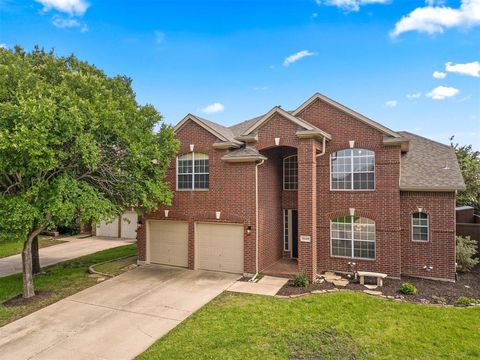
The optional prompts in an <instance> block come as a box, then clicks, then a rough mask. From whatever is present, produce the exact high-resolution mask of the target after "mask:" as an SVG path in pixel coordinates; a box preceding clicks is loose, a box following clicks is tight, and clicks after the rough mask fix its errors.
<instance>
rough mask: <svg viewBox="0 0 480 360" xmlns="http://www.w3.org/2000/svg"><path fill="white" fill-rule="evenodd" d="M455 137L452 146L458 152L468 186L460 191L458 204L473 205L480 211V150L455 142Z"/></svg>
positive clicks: (451, 139)
mask: <svg viewBox="0 0 480 360" xmlns="http://www.w3.org/2000/svg"><path fill="white" fill-rule="evenodd" d="M453 139H454V137H453V136H452V137H451V138H450V141H451V146H452V147H453V149H454V150H455V153H456V154H457V159H458V164H459V165H460V170H461V171H462V175H463V179H464V180H465V185H466V187H467V189H466V190H464V191H459V192H458V194H457V206H462V205H468V206H473V207H474V208H475V209H476V210H477V211H480V151H475V150H473V147H472V145H462V146H460V145H459V144H457V143H455V144H454V143H453Z"/></svg>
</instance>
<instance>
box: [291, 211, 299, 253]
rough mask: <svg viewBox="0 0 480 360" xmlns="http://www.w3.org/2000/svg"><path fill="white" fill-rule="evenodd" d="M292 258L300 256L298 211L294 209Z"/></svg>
mask: <svg viewBox="0 0 480 360" xmlns="http://www.w3.org/2000/svg"><path fill="white" fill-rule="evenodd" d="M292 258H295V259H296V258H298V211H297V210H292Z"/></svg>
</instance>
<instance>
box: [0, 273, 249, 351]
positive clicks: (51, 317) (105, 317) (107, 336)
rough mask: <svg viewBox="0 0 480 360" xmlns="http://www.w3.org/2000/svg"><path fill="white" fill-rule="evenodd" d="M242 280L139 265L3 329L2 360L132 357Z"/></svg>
mask: <svg viewBox="0 0 480 360" xmlns="http://www.w3.org/2000/svg"><path fill="white" fill-rule="evenodd" d="M238 277H239V276H238V275H233V274H226V273H217V272H211V271H201V270H195V271H193V270H187V269H181V268H174V267H167V266H155V265H146V266H142V267H139V268H137V269H135V270H132V271H129V272H127V273H124V274H122V275H120V276H117V277H115V278H113V279H111V280H107V281H105V282H103V283H101V284H98V285H95V286H93V287H91V288H88V289H86V290H84V291H81V292H79V293H77V294H75V295H73V296H70V297H68V298H66V299H64V300H61V301H59V302H57V303H55V304H53V305H50V306H48V307H46V308H43V309H41V310H39V311H37V312H35V313H33V314H31V315H29V316H26V317H24V318H22V319H20V320H17V321H15V322H13V323H10V324H8V325H5V326H4V327H1V328H0V358H2V359H3V358H5V359H9V360H17V359H18V360H20V359H21V360H24V359H31V360H39V359H45V360H47V359H48V360H55V359H61V360H65V359H68V360H83V359H85V360H87V359H88V360H94V359H106V360H110V359H112V360H122V359H132V358H133V357H135V356H136V355H138V354H140V353H142V352H143V351H144V350H146V349H147V348H148V347H149V346H150V345H151V344H153V343H154V342H155V340H157V339H158V338H160V337H161V336H163V335H165V334H166V333H167V332H168V331H170V330H171V329H173V328H174V327H175V326H177V325H178V324H179V323H180V322H181V321H183V320H184V319H186V318H187V317H188V316H190V315H191V314H192V313H193V312H195V311H196V310H198V309H199V308H200V307H201V306H203V305H205V304H206V303H208V302H209V301H210V300H212V299H213V298H214V297H216V296H217V295H219V294H220V293H221V292H222V291H223V290H225V289H226V288H227V287H229V286H230V285H231V284H232V283H233V282H235V280H237V279H238Z"/></svg>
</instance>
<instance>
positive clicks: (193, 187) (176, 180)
mask: <svg viewBox="0 0 480 360" xmlns="http://www.w3.org/2000/svg"><path fill="white" fill-rule="evenodd" d="M187 154H192V187H191V188H190V189H180V188H179V187H178V175H179V174H178V160H179V158H180V157H181V156H184V155H187ZM195 154H196V153H195V152H193V151H191V152H188V153H184V154H181V155H178V156H177V158H176V167H175V173H176V175H175V177H176V179H175V182H176V190H177V191H208V190H209V189H210V156H209V155H208V154H205V153H197V154H202V155H206V156H207V157H208V173H196V172H195ZM205 174H208V188H207V189H195V175H205ZM180 175H188V174H180Z"/></svg>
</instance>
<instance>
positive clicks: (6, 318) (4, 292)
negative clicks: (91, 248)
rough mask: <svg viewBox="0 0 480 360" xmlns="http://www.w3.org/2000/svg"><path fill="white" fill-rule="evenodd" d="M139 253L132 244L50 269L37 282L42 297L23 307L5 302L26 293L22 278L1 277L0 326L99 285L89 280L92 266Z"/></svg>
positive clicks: (36, 288)
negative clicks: (89, 269)
mask: <svg viewBox="0 0 480 360" xmlns="http://www.w3.org/2000/svg"><path fill="white" fill-rule="evenodd" d="M136 252H137V246H136V244H132V245H126V246H120V247H117V248H113V249H108V250H104V251H99V252H97V253H94V254H91V255H87V256H83V257H79V258H76V259H72V260H69V261H65V262H63V263H60V264H56V265H53V266H50V267H46V268H44V269H43V270H44V271H45V272H46V274H45V275H37V276H35V278H34V283H35V291H36V293H37V294H40V296H38V297H36V298H34V299H33V300H32V301H28V302H26V303H24V304H21V305H14V306H12V305H6V304H4V302H5V301H7V300H10V299H12V298H14V297H15V296H17V295H19V294H21V293H22V274H15V275H10V276H6V277H1V278H0V326H3V325H5V324H7V323H9V322H12V321H14V320H16V319H18V318H21V317H23V316H25V315H28V314H30V313H32V312H34V311H36V310H38V309H40V308H42V307H45V306H47V305H50V304H52V303H54V302H56V301H58V300H60V299H63V298H65V297H67V296H70V295H72V294H75V293H76V292H79V291H80V290H83V289H85V288H87V287H90V286H92V285H95V284H97V279H96V278H92V277H89V276H88V275H89V274H88V267H89V266H90V265H93V264H97V263H101V262H104V261H107V260H111V259H118V258H123V257H126V256H134V255H135V254H136ZM111 264H112V265H111V266H114V263H111ZM122 264H123V263H122ZM117 273H118V272H117Z"/></svg>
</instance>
